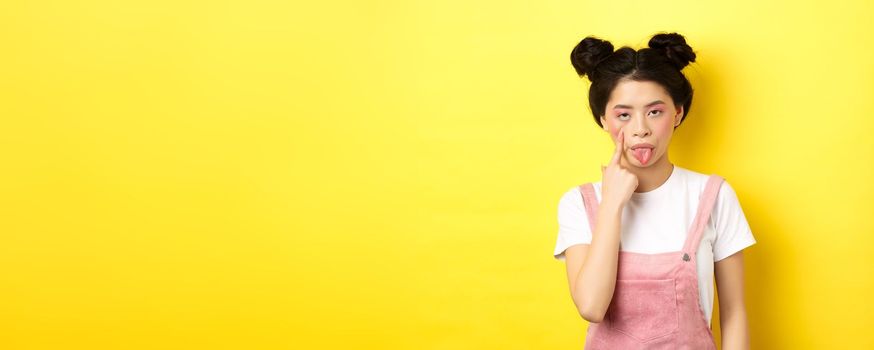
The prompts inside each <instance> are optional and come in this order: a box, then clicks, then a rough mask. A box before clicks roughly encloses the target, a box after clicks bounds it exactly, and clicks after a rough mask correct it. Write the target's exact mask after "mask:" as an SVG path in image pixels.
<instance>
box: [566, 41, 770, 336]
mask: <svg viewBox="0 0 874 350" xmlns="http://www.w3.org/2000/svg"><path fill="white" fill-rule="evenodd" d="M694 61H695V53H694V52H693V51H692V48H691V47H690V46H689V45H687V44H686V40H685V38H684V37H683V36H682V35H680V34H677V33H670V34H665V33H662V34H657V35H655V36H653V37H652V39H650V41H649V47H648V48H643V49H640V50H634V49H632V48H629V47H622V48H620V49H618V50H616V51H613V45H612V44H610V43H609V42H607V41H604V40H601V39H598V38H596V37H592V36H590V37H587V38H585V39H583V40H582V41H581V42H580V43H579V44H577V46H576V47H574V49H573V51H572V52H571V63H572V64H573V67H574V69H575V70H576V72H577V74H578V75H580V77H582V76H587V77H588V78H589V80H591V81H592V85H591V87H590V89H589V106H590V108H591V110H592V114H593V116H594V119H595V122H596V123H597V124H598V126H599V127H601V128H603V129H604V131H606V132H607V133H608V134H609V135H610V137H611V138H612V139H613V142H614V144H615V151H614V152H613V156H612V159H611V160H610V162H609V164H607V166H606V167H605V166H601V170H602V181H599V182H589V183H585V184H583V185H579V186H574V187H572V188H571V189H570V190H568V191H567V192H566V193H565V194H564V195H563V196H562V198H561V200H560V201H559V205H558V222H559V232H558V239H557V242H556V246H555V252H554V256H555V258H556V259H559V260H565V262H566V264H567V278H568V283H569V286H570V293H571V298H572V299H573V302H574V304H575V305H576V307H577V309H578V311H579V313H580V315H581V316H582V317H583V318H584V319H585V320H587V321H589V323H590V324H589V328H588V331H587V335H586V342H585V348H586V350H593V349H716V344H715V342H714V339H713V333H712V332H711V326H710V325H711V322H710V321H711V315H712V310H713V295H714V290H713V279H714V275H715V279H716V287H717V288H718V290H719V311H720V326H721V330H722V349H747V348H748V347H749V345H748V343H749V336H748V331H747V317H746V311H745V307H744V291H743V288H744V284H743V255H742V250H743V249H744V248H746V247H749V246H751V245H753V244H755V243H756V241H755V239H754V238H753V235H752V232H751V231H750V228H749V224H748V223H747V221H746V217H745V216H744V213H743V211H742V210H741V206H740V204H739V203H738V199H737V196H736V194H735V192H734V190H733V189H732V187H731V186H729V184H728V183H727V182H726V181H725V180H724V179H723V178H721V177H720V176H718V175H705V174H701V173H698V172H695V171H692V170H689V169H686V168H682V167H679V166H677V165H674V164H672V163H671V161H670V160H669V159H668V146H669V145H670V142H671V137H672V136H673V133H674V130H675V129H676V128H677V127H678V126H680V124H682V122H683V120H685V116H687V115H688V113H689V108H690V107H691V105H692V86H691V84H690V83H689V81H688V80H687V79H686V77H685V76H684V75H683V73H682V72H681V71H682V69H683V68H684V67H686V66H687V65H688V64H689V63H690V62H694Z"/></svg>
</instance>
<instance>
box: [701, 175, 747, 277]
mask: <svg viewBox="0 0 874 350" xmlns="http://www.w3.org/2000/svg"><path fill="white" fill-rule="evenodd" d="M710 220H712V223H713V227H714V229H715V230H716V239H715V240H714V241H713V261H714V262H716V261H719V260H722V259H725V258H727V257H729V256H731V255H732V254H734V253H737V252H738V251H741V250H743V249H744V248H746V247H749V246H751V245H753V244H755V243H756V239H755V238H754V237H753V233H752V231H751V230H750V225H749V223H747V219H746V216H745V215H744V212H743V209H742V208H741V206H740V202H739V201H738V199H737V194H736V193H735V192H734V189H733V188H732V187H731V185H729V184H728V181H723V182H722V186H721V188H720V190H719V193H718V194H717V195H716V203H715V204H714V208H713V210H712V211H711V214H710Z"/></svg>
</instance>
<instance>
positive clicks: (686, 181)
mask: <svg viewBox="0 0 874 350" xmlns="http://www.w3.org/2000/svg"><path fill="white" fill-rule="evenodd" d="M674 167H675V168H676V171H677V172H678V175H679V178H680V179H681V180H682V181H681V183H683V185H685V186H686V187H687V188H689V189H694V190H695V192H697V193H699V194H700V193H704V190H705V189H706V188H707V181H709V180H710V178H711V177H713V176H718V177H719V178H720V179H722V183H721V184H720V187H719V191H718V192H717V198H718V197H719V196H720V194H722V193H723V192H727V191H732V189H731V185H729V184H728V180H726V179H725V177H724V176H722V175H719V174H705V173H702V172H699V171H695V170H692V169H688V168H683V167H680V166H677V165H674ZM732 192H733V191H732Z"/></svg>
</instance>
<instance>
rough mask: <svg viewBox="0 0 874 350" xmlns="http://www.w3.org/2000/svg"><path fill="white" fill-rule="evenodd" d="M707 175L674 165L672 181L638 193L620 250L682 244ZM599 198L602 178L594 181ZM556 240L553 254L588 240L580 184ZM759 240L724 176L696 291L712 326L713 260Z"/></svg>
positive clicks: (568, 195) (561, 216) (567, 196)
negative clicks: (754, 236) (754, 235)
mask: <svg viewBox="0 0 874 350" xmlns="http://www.w3.org/2000/svg"><path fill="white" fill-rule="evenodd" d="M708 176H709V175H705V174H701V173H698V172H694V171H691V170H688V169H684V168H681V167H679V166H677V165H674V167H673V171H672V172H671V175H670V177H668V180H667V181H665V183H663V184H662V185H661V186H659V187H658V188H656V189H654V190H652V191H649V192H644V193H638V192H634V193H632V195H631V199H630V200H629V201H628V203H627V204H626V205H625V207H624V208H623V210H622V218H621V228H620V230H621V234H620V236H621V238H620V250H622V251H629V252H636V253H646V254H656V253H666V252H674V251H679V250H682V249H683V244H684V243H685V242H686V235H687V233H688V231H689V227H690V226H691V225H692V220H694V219H695V214H696V212H697V209H698V200H699V199H700V198H699V196H700V195H701V193H703V192H704V187H705V185H706V184H707V178H708ZM592 185H593V187H594V189H595V197H597V199H598V202H599V203H600V202H601V182H600V181H598V182H594V183H592ZM558 226H559V227H558V239H557V240H556V244H555V251H554V253H553V255H554V257H555V258H556V259H558V260H562V261H563V260H565V257H564V251H565V250H566V249H567V248H568V247H570V246H572V245H576V244H590V243H591V242H592V231H591V229H590V228H589V219H588V217H587V216H586V209H585V206H584V204H583V196H582V194H581V193H580V189H579V187H578V186H574V187H571V188H570V189H569V190H568V191H567V192H565V193H564V195H563V196H562V197H561V200H559V203H558ZM755 243H756V240H755V238H753V234H752V232H751V230H750V227H749V224H748V223H747V220H746V217H745V216H744V213H743V210H742V209H741V206H740V203H739V202H738V199H737V195H736V194H735V192H734V189H732V188H731V186H730V185H729V184H728V181H723V183H722V185H721V186H720V189H719V193H718V194H717V196H716V203H714V207H713V210H712V211H711V213H710V220H708V222H707V225H706V226H705V228H704V232H702V238H701V245H700V247H699V248H698V255H697V256H698V260H697V262H698V263H697V268H698V291H699V301H700V304H701V309H702V310H704V315H705V316H706V319H707V324H708V325H710V323H711V321H710V319H711V316H712V313H713V295H714V293H713V290H714V279H713V265H714V262H716V261H719V260H722V259H725V258H727V257H729V256H731V255H732V254H734V253H736V252H738V251H740V250H742V249H744V248H746V247H749V246H751V245H753V244H755Z"/></svg>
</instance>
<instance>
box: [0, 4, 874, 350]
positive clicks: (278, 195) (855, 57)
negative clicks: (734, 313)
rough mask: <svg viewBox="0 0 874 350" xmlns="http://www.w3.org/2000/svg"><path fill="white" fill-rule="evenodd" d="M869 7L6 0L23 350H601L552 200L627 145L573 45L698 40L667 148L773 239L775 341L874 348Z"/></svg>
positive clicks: (7, 138) (759, 250)
mask: <svg viewBox="0 0 874 350" xmlns="http://www.w3.org/2000/svg"><path fill="white" fill-rule="evenodd" d="M872 13H874V7H872V5H871V2H869V1H828V2H813V1H791V2H789V1H787V2H783V3H780V2H776V3H763V2H760V1H752V0H745V1H731V2H729V1H726V2H722V3H719V4H709V3H707V4H705V3H703V2H701V1H659V2H651V1H596V2H556V1H539V2H531V1H481V2H471V1H459V0H451V1H427V2H426V1H419V2H411V1H360V2H313V1H310V2H299V3H296V2H291V3H289V2H282V1H266V0H246V1H242V0H236V1H182V2H180V1H166V0H161V1H124V2H117V1H21V2H19V1H5V2H3V3H0V44H2V47H0V118H2V119H0V121H2V125H0V146H2V151H0V167H2V168H0V180H2V181H0V188H2V190H0V198H2V206H0V267H2V270H3V271H2V277H0V348H2V349H193V348H202V349H224V348H226V349H250V348H251V349H291V348H294V349H317V348H318V349H333V348H349V349H360V348H374V349H382V348H390V349H578V348H581V347H582V344H583V334H584V331H585V322H584V321H583V320H582V319H581V318H580V317H579V315H577V314H576V311H575V309H574V307H573V304H572V302H571V300H570V296H569V294H568V290H567V285H566V280H565V274H564V273H565V272H564V264H563V263H560V262H557V261H555V260H554V259H553V258H552V256H551V255H552V250H553V247H554V244H555V238H556V232H557V222H556V210H557V204H558V199H559V197H560V196H561V194H562V193H563V192H564V191H566V190H567V189H568V188H570V187H571V186H574V185H576V184H580V183H583V182H588V181H597V180H599V177H600V168H599V165H600V164H603V163H605V162H606V161H607V160H608V159H609V156H610V152H611V151H612V145H611V143H610V141H609V138H608V137H607V136H606V135H605V134H603V133H602V132H601V131H600V130H599V129H598V128H597V126H596V125H595V123H594V121H593V120H592V119H591V115H590V114H589V111H588V110H587V107H586V106H587V103H586V95H585V94H586V91H587V90H586V89H587V85H586V82H587V80H580V79H579V78H578V77H577V76H576V75H575V74H574V71H573V68H572V67H571V64H570V61H569V58H568V57H569V54H570V51H571V49H572V48H573V47H574V45H576V43H577V42H578V41H579V40H580V39H582V38H583V37H585V36H586V35H590V34H594V35H599V36H601V37H603V38H605V39H608V40H611V41H612V42H613V43H614V45H615V46H616V47H619V46H621V45H631V46H632V47H635V48H639V47H642V46H644V45H646V42H647V40H648V38H649V37H650V36H651V35H652V34H654V33H656V32H659V31H677V32H680V33H681V34H683V35H685V36H686V37H687V39H688V41H689V43H690V44H691V46H692V47H693V48H694V49H695V50H696V51H697V53H698V62H697V63H694V64H692V65H691V66H690V67H688V68H687V69H686V70H685V72H686V73H687V74H688V75H689V77H690V78H691V79H692V83H693V86H694V87H695V89H696V90H695V91H696V95H695V100H694V104H693V107H692V109H691V114H690V115H689V119H688V120H687V122H685V123H684V124H683V126H682V127H680V128H679V129H678V131H677V134H676V135H675V139H674V145H673V146H672V149H671V159H672V160H673V161H674V162H675V163H676V164H679V165H681V166H684V167H687V168H690V169H693V170H696V171H700V172H703V173H716V174H720V175H722V176H724V177H725V178H726V179H727V180H728V181H729V182H730V183H731V184H732V185H733V187H734V188H735V190H736V191H737V193H738V196H739V198H740V200H741V204H742V206H743V209H744V210H745V213H746V215H747V218H748V220H749V222H750V225H751V226H752V229H753V233H754V235H755V237H756V239H757V240H758V244H757V245H755V246H753V247H752V248H750V249H749V250H748V251H747V253H746V257H747V259H746V262H747V272H748V275H747V282H748V285H747V287H748V288H747V295H748V313H749V317H750V325H751V337H752V345H753V348H756V349H823V348H834V349H837V348H871V347H874V332H872V331H871V325H872V316H871V315H872V314H874V306H872V303H871V302H870V296H871V295H874V279H872V277H871V276H872V275H874V273H872V268H871V266H872V265H874V254H872V253H874V249H872V247H874V235H872V233H874V223H872V221H871V216H872V214H874V210H872V207H874V206H872V204H871V203H872V198H874V185H872V182H871V179H872V178H874V164H872V160H874V137H872V132H874V117H872V110H874V99H872V95H874V63H872V62H874V36H872V33H874V21H872V18H871V16H872ZM714 320H718V314H717V315H714ZM714 327H715V328H718V321H715V322H714Z"/></svg>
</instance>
